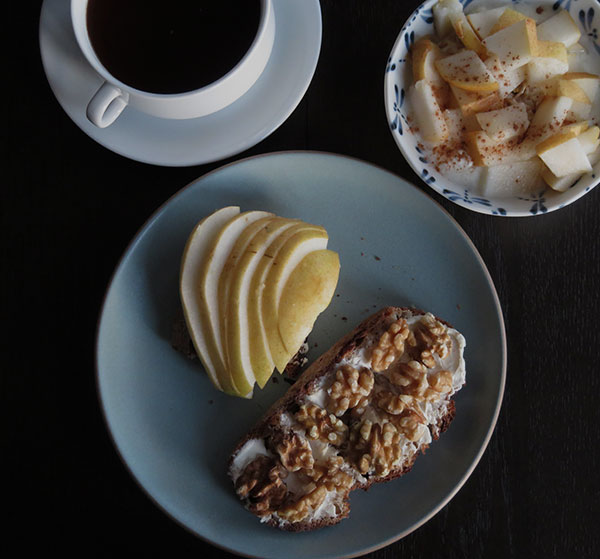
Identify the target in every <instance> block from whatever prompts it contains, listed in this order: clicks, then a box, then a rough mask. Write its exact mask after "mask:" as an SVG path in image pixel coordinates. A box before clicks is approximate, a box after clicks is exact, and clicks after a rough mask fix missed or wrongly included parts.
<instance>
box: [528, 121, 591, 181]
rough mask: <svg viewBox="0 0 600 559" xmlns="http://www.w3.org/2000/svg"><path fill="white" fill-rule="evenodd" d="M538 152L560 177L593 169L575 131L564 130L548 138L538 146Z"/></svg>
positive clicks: (547, 165) (551, 169) (549, 167)
mask: <svg viewBox="0 0 600 559" xmlns="http://www.w3.org/2000/svg"><path fill="white" fill-rule="evenodd" d="M536 152H537V154H538V155H539V157H540V159H541V160H542V161H543V162H544V163H545V164H546V167H548V169H550V171H552V173H553V174H554V175H555V176H557V177H559V178H560V177H564V176H566V175H570V174H573V173H585V172H586V171H591V170H592V166H591V165H590V162H589V160H588V158H587V155H586V154H585V152H584V150H583V148H582V146H581V143H580V142H579V140H578V139H577V137H576V136H575V135H574V134H573V132H562V133H559V134H555V135H554V136H551V137H550V138H547V139H546V140H544V141H543V142H541V143H540V144H538V145H537V146H536Z"/></svg>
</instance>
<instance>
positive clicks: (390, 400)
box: [375, 390, 416, 415]
mask: <svg viewBox="0 0 600 559" xmlns="http://www.w3.org/2000/svg"><path fill="white" fill-rule="evenodd" d="M375 403H376V404H377V407H378V408H379V409H382V410H383V411H385V412H387V413H389V414H391V415H400V414H401V413H402V412H403V411H404V410H405V409H407V408H409V407H412V406H414V405H416V403H415V401H414V398H413V397H412V396H409V395H408V394H394V393H393V392H389V391H388V390H381V391H380V392H378V393H377V395H376V396H375Z"/></svg>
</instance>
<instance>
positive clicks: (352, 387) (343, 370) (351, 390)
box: [327, 365, 374, 416]
mask: <svg viewBox="0 0 600 559" xmlns="http://www.w3.org/2000/svg"><path fill="white" fill-rule="evenodd" d="M373 383H374V377H373V373H372V372H371V371H370V370H369V369H362V370H361V371H360V372H359V371H358V370H357V369H355V368H354V367H351V366H350V365H342V366H341V367H340V368H339V369H338V370H337V371H336V373H335V381H334V382H333V384H332V385H331V386H330V387H329V389H328V390H327V393H328V395H329V402H328V403H327V409H328V410H329V411H331V412H332V413H334V414H335V415H337V416H341V415H344V414H345V413H346V412H347V411H348V410H349V409H351V408H355V409H356V410H360V411H363V410H364V408H365V406H367V404H368V403H369V395H370V394H371V390H373ZM360 411H359V413H360Z"/></svg>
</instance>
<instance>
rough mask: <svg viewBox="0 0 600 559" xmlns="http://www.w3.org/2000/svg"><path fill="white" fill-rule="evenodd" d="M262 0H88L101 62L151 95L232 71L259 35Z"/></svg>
mask: <svg viewBox="0 0 600 559" xmlns="http://www.w3.org/2000/svg"><path fill="white" fill-rule="evenodd" d="M260 16H261V2H260V0H212V1H211V0H206V1H204V0H191V1H190V0H89V2H88V7H87V14H86V20H87V29H88V35H89V38H90V42H91V44H92V46H93V48H94V51H95V53H96V56H97V57H98V59H99V60H100V62H101V63H102V65H103V66H104V67H105V68H106V69H107V70H108V71H109V72H110V73H111V74H112V75H113V76H114V77H116V78H117V79H119V80H120V81H122V82H123V83H125V84H127V85H129V86H131V87H134V88H136V89H139V90H142V91H147V92H150V93H163V94H164V93H184V92H186V91H193V90H195V89H199V88H201V87H204V86H206V85H208V84H210V83H212V82H214V81H216V80H218V79H219V78H221V77H222V76H224V75H225V74H226V73H227V72H229V71H230V70H231V69H232V68H234V66H235V65H236V64H237V63H238V62H239V61H240V60H241V59H242V58H243V57H244V55H245V54H246V52H247V51H248V50H249V48H250V46H251V45H252V42H253V41H254V38H255V37H256V34H257V31H258V26H259V22H260Z"/></svg>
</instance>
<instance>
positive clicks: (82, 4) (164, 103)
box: [71, 0, 275, 128]
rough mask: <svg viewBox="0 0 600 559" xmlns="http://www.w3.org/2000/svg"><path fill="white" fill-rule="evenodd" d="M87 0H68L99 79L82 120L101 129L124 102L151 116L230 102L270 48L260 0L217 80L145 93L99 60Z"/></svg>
mask: <svg viewBox="0 0 600 559" xmlns="http://www.w3.org/2000/svg"><path fill="white" fill-rule="evenodd" d="M87 4H88V0H71V19H72V21H73V30H74V31H75V37H76V38H77V42H78V43H79V47H80V48H81V50H82V52H83V54H84V56H85V57H86V58H87V60H88V62H89V63H90V64H91V66H92V67H93V68H94V70H96V72H98V74H100V76H102V77H103V78H104V80H105V81H104V84H103V85H102V86H101V87H100V89H98V91H96V93H95V94H94V96H93V97H92V99H91V100H90V102H89V104H88V106H87V111H86V113H87V117H88V119H89V120H90V121H91V122H92V123H93V124H95V125H96V126H98V127H99V128H105V127H107V126H109V125H110V124H112V123H113V122H114V121H115V120H116V119H117V117H118V116H119V115H120V114H121V113H122V112H123V109H125V107H127V106H128V105H129V106H131V107H134V108H135V109H137V110H140V111H143V112H145V113H148V114H150V115H153V116H157V117H160V118H170V119H186V118H196V117H200V116H205V115H209V114H212V113H214V112H217V111H219V110H221V109H222V108H224V107H226V106H228V105H230V104H231V103H233V102H234V101H235V100H237V99H239V98H240V97H241V96H242V95H243V94H244V93H246V91H248V90H249V89H250V88H251V87H252V85H253V84H254V83H255V82H256V80H257V79H258V78H259V77H260V75H261V74H262V72H263V70H264V69H265V66H266V65H267V62H268V60H269V56H270V55H271V50H272V49H273V41H274V39H275V14H274V11H273V2H272V0H261V16H260V22H259V25H258V32H257V34H256V37H255V38H254V41H253V43H252V45H251V46H250V49H249V50H248V52H247V53H246V54H245V55H244V57H243V58H242V60H240V62H238V64H237V65H236V66H235V67H234V68H233V69H232V70H230V71H229V72H228V73H227V74H225V75H224V76H223V77H221V78H219V79H218V80H217V81H215V82H213V83H211V84H209V85H207V86H205V87H201V88H200V89H196V90H194V91H186V92H184V93H174V94H160V93H149V92H147V91H141V90H139V89H136V88H134V87H131V86H129V85H127V84H125V83H123V82H122V81H120V80H118V79H117V78H115V77H114V76H113V75H112V74H111V73H110V72H109V71H108V70H107V69H106V68H105V67H104V66H103V65H102V63H101V62H100V60H99V59H98V57H97V56H96V53H95V52H94V49H93V47H92V43H91V41H90V37H89V34H88V30H87V24H86V11H87Z"/></svg>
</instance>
